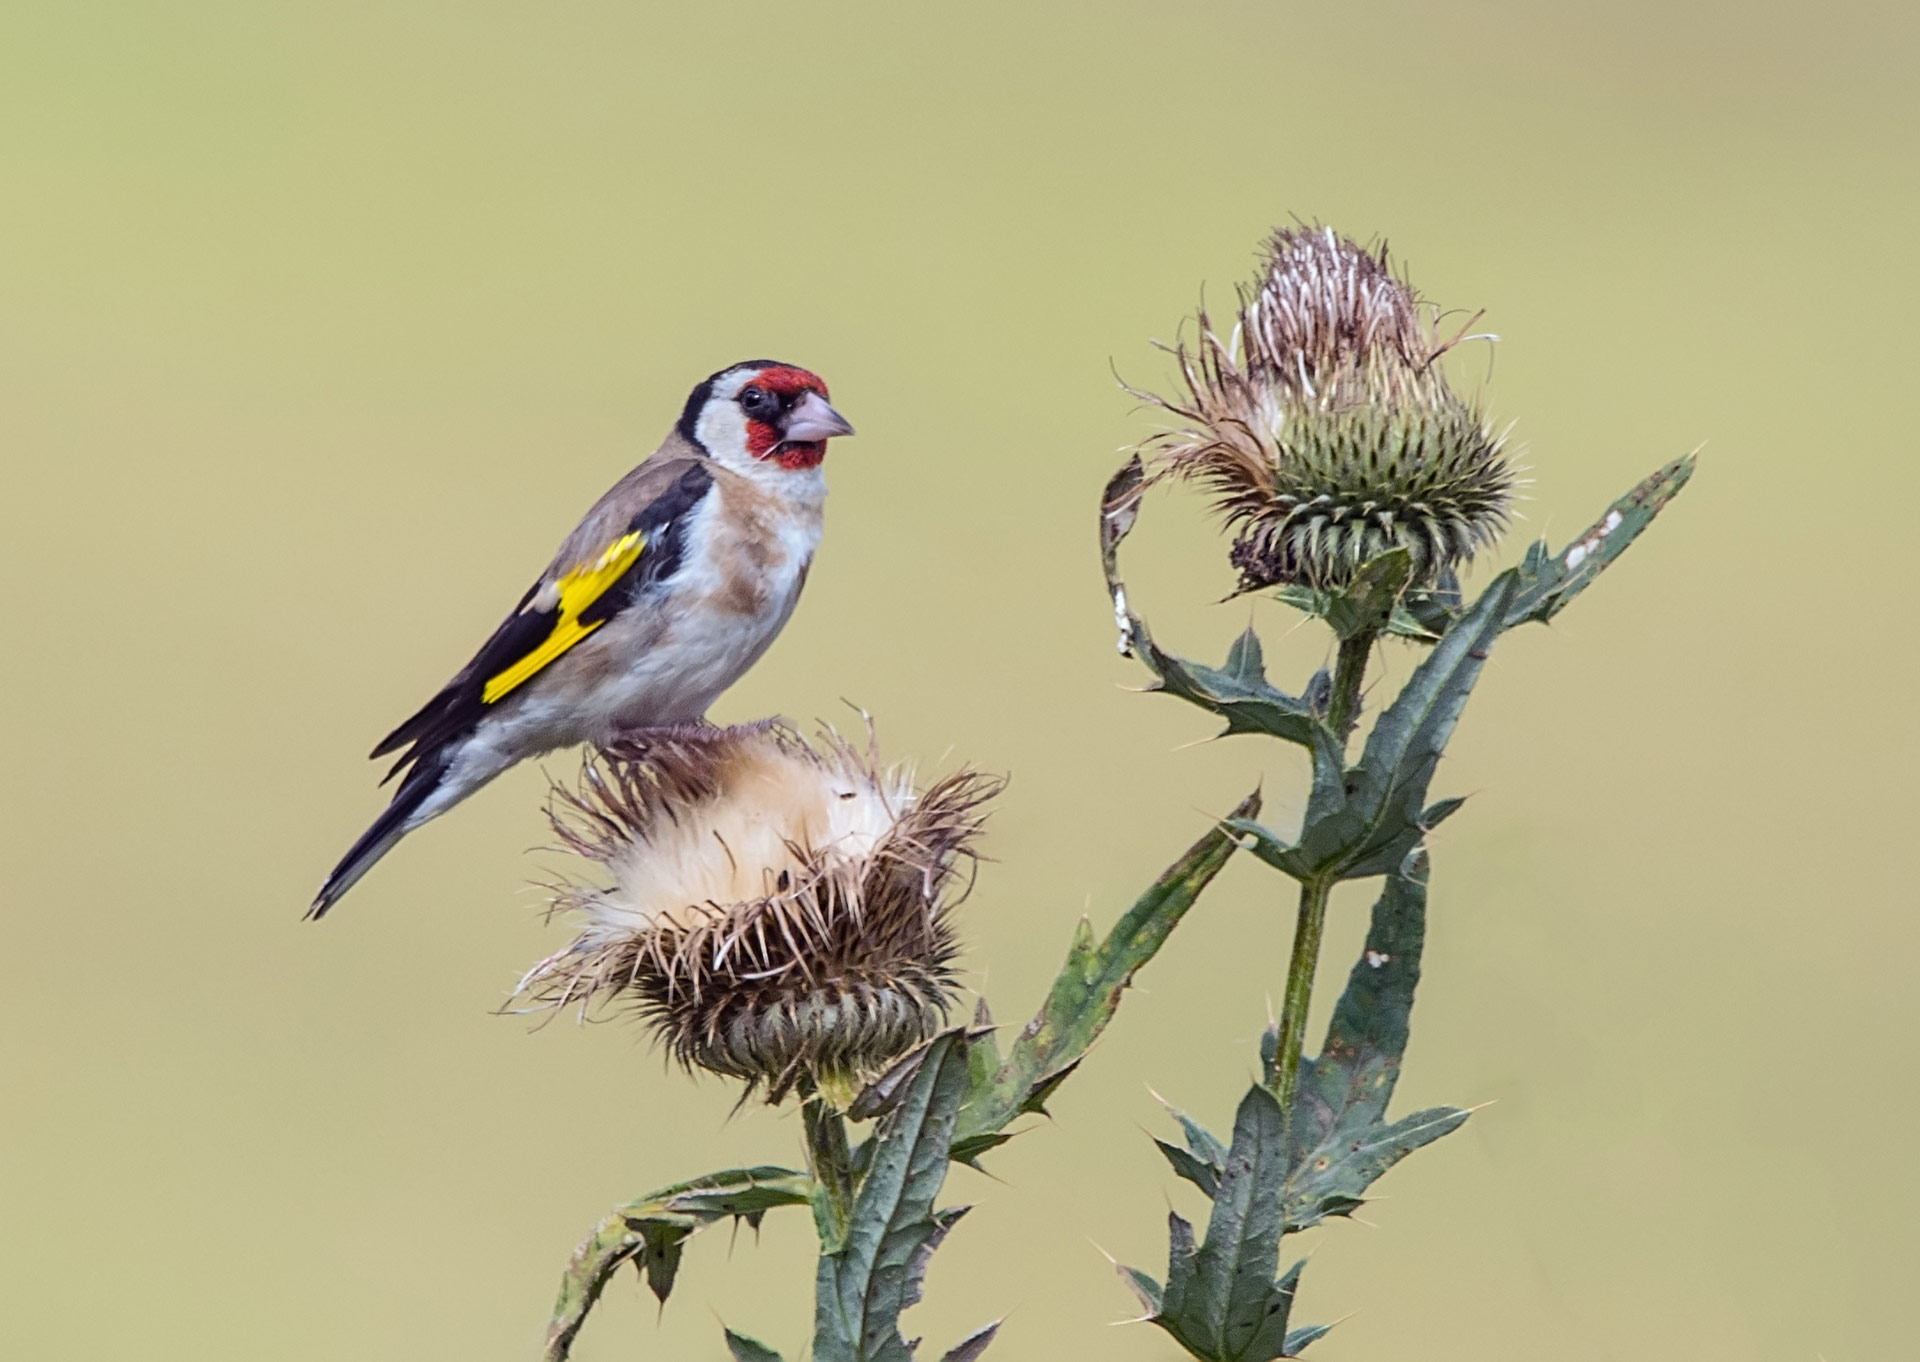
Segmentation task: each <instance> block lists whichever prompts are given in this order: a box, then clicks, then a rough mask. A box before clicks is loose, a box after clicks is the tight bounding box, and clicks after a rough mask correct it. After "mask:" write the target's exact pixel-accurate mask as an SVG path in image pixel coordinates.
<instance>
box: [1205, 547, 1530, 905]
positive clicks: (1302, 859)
mask: <svg viewBox="0 0 1920 1362" xmlns="http://www.w3.org/2000/svg"><path fill="white" fill-rule="evenodd" d="M1514 588H1515V574H1514V573H1513V572H1511V571H1509V572H1503V573H1501V574H1500V576H1499V577H1497V578H1495V579H1494V581H1493V583H1492V584H1491V585H1490V586H1488V588H1487V589H1486V591H1485V592H1484V593H1482V595H1481V597H1480V599H1479V600H1477V601H1475V602H1474V605H1473V608H1472V609H1471V610H1469V611H1468V612H1467V613H1466V614H1464V615H1462V616H1461V617H1460V618H1459V619H1457V620H1455V621H1454V622H1453V625H1452V626H1451V627H1450V628H1449V629H1448V630H1447V634H1446V637H1444V638H1442V639H1441V640H1440V642H1439V643H1437V644H1435V645H1434V648H1433V651H1432V652H1431V653H1429V654H1428V655H1427V656H1426V658H1425V659H1423V660H1422V662H1421V663H1420V665H1419V667H1417V668H1416V669H1415V670H1414V673H1413V675H1412V677H1411V678H1409V679H1408V681H1407V684H1406V686H1405V687H1404V688H1403V689H1402V690H1401V692H1400V694H1399V695H1398V696H1397V697H1395V699H1394V701H1393V703H1392V704H1390V705H1389V706H1387V709H1386V711H1385V712H1384V713H1383V714H1381V716H1380V718H1379V720H1378V722H1376V723H1375V724H1374V726H1373V731H1372V732H1371V733H1369V734H1368V735H1367V745H1366V748H1365V750H1364V751H1363V752H1362V753H1361V756H1360V761H1359V764H1358V765H1356V766H1355V767H1353V769H1352V770H1349V771H1345V772H1344V773H1342V772H1341V771H1340V766H1339V764H1338V763H1330V762H1324V761H1322V760H1320V759H1319V758H1317V757H1316V759H1315V762H1314V782H1313V789H1312V792H1311V793H1310V794H1309V795H1308V798H1307V811H1306V817H1305V819H1304V826H1303V827H1302V829H1301V833H1300V840H1299V842H1298V843H1297V844H1295V845H1293V846H1288V845H1287V844H1286V843H1285V842H1283V841H1281V840H1280V839H1279V838H1278V837H1276V836H1274V835H1273V834H1272V833H1271V832H1268V831H1267V830H1265V829H1264V828H1260V827H1259V825H1258V824H1253V823H1236V824H1232V825H1231V827H1232V830H1233V831H1235V832H1237V833H1239V834H1241V835H1243V836H1250V837H1251V838H1252V839H1253V843H1252V844H1251V845H1250V847H1249V849H1250V850H1252V851H1253V852H1254V854H1255V855H1256V856H1259V857H1260V859H1261V860H1263V861H1266V862H1267V863H1268V864H1270V865H1273V866H1275V867H1276V868H1278V869H1280V870H1283V871H1285V872H1286V873H1287V874H1289V875H1292V876H1294V877H1295V878H1296V879H1301V880H1310V879H1315V878H1319V877H1322V876H1327V875H1332V876H1334V877H1336V878H1339V879H1360V878H1363V877H1365V876H1368V875H1380V874H1384V873H1386V872H1388V871H1390V870H1392V869H1393V868H1394V867H1395V866H1397V865H1399V863H1400V861H1401V859H1402V858H1403V857H1404V856H1406V854H1407V853H1408V851H1410V850H1411V849H1412V848H1413V847H1414V846H1416V845H1417V844H1418V843H1419V841H1420V839H1421V837H1422V836H1424V835H1425V828H1424V826H1423V824H1422V818H1421V816H1422V814H1423V812H1424V810H1423V808H1422V804H1423V803H1424V801H1425V799H1426V794H1427V786H1428V784H1429V783H1430V782H1431V781H1432V779H1433V773H1434V769H1435V768H1436V767H1437V766H1438V765H1439V763H1440V754H1441V752H1442V751H1443V750H1444V749H1445V748H1446V745H1447V740H1448V738H1450V737H1451V736H1452V735H1453V729H1454V725H1455V724H1456V723H1457V722H1458V721H1459V718H1460V711H1461V709H1462V708H1463V707H1464V706H1465V705H1466V702H1467V696H1468V695H1469V694H1470V693H1471V692H1472V690H1473V686H1474V683H1475V682H1476V681H1478V680H1479V678H1480V669H1481V667H1482V666H1483V665H1484V664H1485V662H1486V660H1487V656H1488V652H1489V650H1490V649H1491V648H1492V646H1493V641H1494V639H1496V638H1498V637H1499V635H1500V630H1501V628H1502V624H1501V621H1502V620H1503V619H1504V618H1505V614H1506V610H1507V606H1508V603H1509V602H1510V601H1511V599H1512V596H1513V591H1514ZM1456 807H1457V806H1456ZM1450 811H1451V810H1447V812H1450Z"/></svg>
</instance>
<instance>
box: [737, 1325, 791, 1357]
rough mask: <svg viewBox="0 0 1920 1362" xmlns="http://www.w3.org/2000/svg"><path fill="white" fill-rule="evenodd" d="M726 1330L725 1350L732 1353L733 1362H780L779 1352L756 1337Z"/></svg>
mask: <svg viewBox="0 0 1920 1362" xmlns="http://www.w3.org/2000/svg"><path fill="white" fill-rule="evenodd" d="M726 1332H727V1351H728V1352H730V1353H732V1354H733V1362H780V1354H779V1353H777V1352H775V1351H774V1350H773V1349H772V1348H769V1347H768V1346H767V1345H766V1344H764V1343H762V1342H760V1341H759V1340H758V1339H752V1338H748V1337H747V1336H746V1335H745V1334H736V1333H735V1332H734V1331H733V1330H731V1329H728V1330H727V1331H726Z"/></svg>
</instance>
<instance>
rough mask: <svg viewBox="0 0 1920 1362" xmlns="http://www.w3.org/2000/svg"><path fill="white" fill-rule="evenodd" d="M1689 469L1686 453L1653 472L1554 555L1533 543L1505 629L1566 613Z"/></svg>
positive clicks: (1663, 506)
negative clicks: (1568, 605)
mask: <svg viewBox="0 0 1920 1362" xmlns="http://www.w3.org/2000/svg"><path fill="white" fill-rule="evenodd" d="M1693 468H1694V458H1693V455H1691V454H1687V455H1684V456H1683V457H1681V458H1678V459H1675V460H1674V461H1673V462H1672V463H1670V464H1668V465H1666V467H1664V468H1661V469H1658V470H1656V471H1655V472H1654V473H1653V474H1652V475H1651V476H1649V477H1647V478H1646V479H1645V480H1644V481H1642V482H1641V483H1640V485H1639V486H1637V487H1635V488H1634V489H1633V490H1632V491H1631V492H1629V493H1627V494H1626V495H1625V496H1623V497H1621V498H1620V499H1619V500H1618V501H1616V502H1614V503H1613V505H1611V506H1609V507H1607V509H1606V511H1605V513H1604V514H1602V515H1601V517H1600V518H1599V519H1598V520H1596V521H1594V522H1593V524H1591V525H1589V526H1588V527H1587V528H1586V530H1585V531H1583V532H1582V533H1581V534H1580V535H1579V536H1578V537H1577V538H1576V539H1574V541H1573V542H1572V543H1571V544H1568V545H1567V546H1566V547H1565V548H1563V549H1561V550H1560V551H1559V552H1558V553H1549V552H1548V551H1547V541H1546V540H1544V539H1540V540H1536V541H1535V542H1534V543H1533V545H1532V546H1531V547H1529V548H1528V550H1527V556H1526V559H1525V560H1524V561H1523V562H1522V563H1521V565H1520V569H1519V572H1520V589H1519V591H1518V592H1516V593H1515V595H1514V598H1513V602H1512V604H1511V605H1510V606H1509V607H1508V610H1507V617H1506V623H1505V625H1504V627H1505V628H1508V629H1511V628H1513V627H1514V626H1516V625H1520V624H1527V623H1530V622H1532V621H1535V620H1537V621H1539V622H1540V623H1542V624H1544V623H1546V622H1547V621H1548V620H1551V619H1552V618H1553V617H1554V616H1555V615H1557V614H1559V613H1560V612H1561V611H1562V610H1564V609H1566V607H1567V603H1568V602H1569V601H1571V600H1572V599H1573V598H1574V597H1575V596H1578V595H1579V594H1580V593H1581V592H1582V591H1585V590H1586V589H1587V588H1588V587H1589V586H1591V585H1593V579H1594V578H1596V577H1598V576H1599V575H1600V574H1601V573H1602V572H1604V571H1605V570H1606V569H1607V568H1608V567H1609V566H1611V565H1612V564H1613V562H1614V560H1615V559H1617V558H1619V557H1620V555H1621V554H1623V553H1625V552H1626V551H1627V547H1628V546H1629V545H1630V544H1632V543H1633V541H1634V540H1635V539H1638V538H1639V537H1640V533H1641V531H1643V530H1645V529H1646V528H1647V526H1649V525H1651V524H1652V523H1653V518H1654V517H1655V516H1657V515H1659V514H1660V512H1661V511H1663V510H1665V509H1666V506H1667V503H1668V502H1670V501H1672V500H1673V499H1674V498H1675V497H1676V496H1678V495H1680V489H1681V488H1683V487H1685V486H1686V485H1687V480H1688V479H1689V478H1691V477H1692V476H1693Z"/></svg>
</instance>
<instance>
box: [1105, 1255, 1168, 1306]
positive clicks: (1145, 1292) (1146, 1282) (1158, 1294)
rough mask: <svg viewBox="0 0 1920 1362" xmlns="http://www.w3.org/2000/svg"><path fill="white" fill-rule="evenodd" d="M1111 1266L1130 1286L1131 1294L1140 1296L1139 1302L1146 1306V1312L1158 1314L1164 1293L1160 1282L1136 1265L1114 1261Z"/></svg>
mask: <svg viewBox="0 0 1920 1362" xmlns="http://www.w3.org/2000/svg"><path fill="white" fill-rule="evenodd" d="M1113 1266H1114V1271H1116V1272H1118V1273H1119V1274H1120V1280H1121V1281H1123V1282H1125V1283H1126V1284H1127V1285H1128V1286H1129V1287H1130V1288H1132V1290H1133V1294H1134V1295H1136V1296H1138V1297H1139V1298H1140V1304H1141V1305H1143V1306H1144V1307H1146V1311H1147V1313H1148V1314H1149V1315H1157V1314H1159V1313H1160V1302H1161V1299H1162V1297H1163V1296H1164V1295H1165V1293H1164V1292H1163V1291H1162V1290H1161V1289H1160V1283H1159V1282H1157V1281H1155V1280H1154V1279H1153V1278H1152V1277H1149V1276H1148V1275H1147V1274H1146V1273H1144V1272H1142V1271H1141V1270H1140V1269H1139V1268H1137V1267H1128V1266H1127V1265H1126V1264H1124V1263H1115V1264H1114V1265H1113Z"/></svg>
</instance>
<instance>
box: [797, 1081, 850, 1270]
mask: <svg viewBox="0 0 1920 1362" xmlns="http://www.w3.org/2000/svg"><path fill="white" fill-rule="evenodd" d="M800 1119H801V1122H802V1124H804V1125H805V1126H806V1129H807V1167H808V1170H809V1171H811V1172H812V1174H813V1183H814V1194H813V1223H814V1228H815V1229H816V1230H818V1231H819V1233H820V1250H821V1252H822V1253H833V1252H835V1251H837V1250H838V1249H839V1247H840V1245H841V1244H842V1243H844V1242H845V1240H846V1237H847V1225H848V1223H849V1222H850V1221H851V1219H852V1217H853V1155H852V1153H851V1151H850V1150H849V1149H848V1147H847V1121H846V1117H845V1116H843V1115H841V1113H840V1112H839V1111H838V1110H837V1109H836V1108H835V1107H834V1106H833V1104H832V1103H830V1102H828V1101H827V1099H826V1098H825V1097H823V1096H822V1095H821V1094H820V1093H819V1092H817V1091H814V1092H808V1093H807V1094H806V1097H805V1100H804V1101H803V1102H802V1104H801V1107H800Z"/></svg>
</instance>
